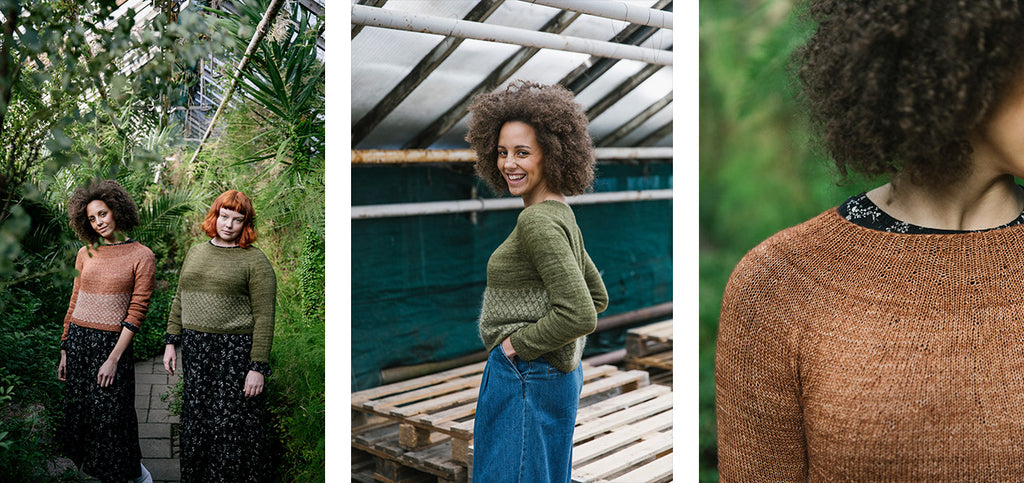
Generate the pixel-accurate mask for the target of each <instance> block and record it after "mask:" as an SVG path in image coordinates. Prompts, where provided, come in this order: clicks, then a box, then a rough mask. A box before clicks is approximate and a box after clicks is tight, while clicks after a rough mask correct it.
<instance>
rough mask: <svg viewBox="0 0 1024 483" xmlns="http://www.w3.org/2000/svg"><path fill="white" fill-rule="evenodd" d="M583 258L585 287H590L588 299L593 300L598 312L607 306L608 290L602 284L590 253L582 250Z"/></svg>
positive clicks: (599, 273)
mask: <svg viewBox="0 0 1024 483" xmlns="http://www.w3.org/2000/svg"><path fill="white" fill-rule="evenodd" d="M583 258H584V265H583V268H584V272H583V278H584V279H585V280H586V281H587V288H589V289H590V299H591V300H593V301H594V309H595V310H596V311H597V313H599V314H600V313H601V312H604V311H605V309H607V308H608V290H607V289H606V288H605V286H604V280H603V279H602V278H601V272H599V271H597V266H596V265H594V261H593V260H591V259H590V255H589V254H587V252H586V251H584V252H583Z"/></svg>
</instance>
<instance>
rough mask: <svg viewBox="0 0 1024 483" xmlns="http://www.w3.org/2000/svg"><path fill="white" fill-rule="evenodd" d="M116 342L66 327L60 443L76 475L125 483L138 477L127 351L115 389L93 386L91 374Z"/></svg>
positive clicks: (131, 372) (132, 376) (115, 334)
mask: <svg viewBox="0 0 1024 483" xmlns="http://www.w3.org/2000/svg"><path fill="white" fill-rule="evenodd" d="M119 337H120V333H119V332H107V331H103V330H96V329H88V328H85V327H79V326H77V325H75V324H71V327H70V328H69V329H68V339H67V341H66V342H65V343H64V350H65V351H66V352H67V365H66V369H65V374H66V377H67V380H66V381H65V383H64V415H63V417H62V418H61V421H60V430H59V431H60V433H59V434H60V440H61V443H62V446H63V449H64V453H65V454H66V455H68V457H70V458H71V460H72V461H74V462H75V464H76V465H78V467H79V469H81V470H82V471H83V472H85V473H86V474H88V475H90V476H92V477H94V478H97V479H99V480H102V481H115V480H116V481H126V480H130V479H134V478H136V477H138V476H139V475H140V473H141V469H140V466H139V462H140V461H141V459H142V453H141V451H140V450H139V422H138V417H137V416H136V415H135V365H134V364H132V349H131V346H129V347H128V349H127V350H125V352H124V356H123V357H121V360H120V361H118V364H117V372H116V373H115V375H114V383H113V384H111V385H110V386H107V387H100V386H99V384H97V383H96V374H97V373H98V372H99V370H100V366H102V365H103V363H104V362H105V361H106V360H107V357H108V356H109V355H110V352H111V351H113V350H114V346H115V345H117V339H118V338H119Z"/></svg>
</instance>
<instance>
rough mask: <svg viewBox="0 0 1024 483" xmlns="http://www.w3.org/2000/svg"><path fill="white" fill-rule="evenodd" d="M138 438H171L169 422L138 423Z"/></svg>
mask: <svg viewBox="0 0 1024 483" xmlns="http://www.w3.org/2000/svg"><path fill="white" fill-rule="evenodd" d="M139 438H165V439H167V440H168V441H169V440H170V439H171V423H139Z"/></svg>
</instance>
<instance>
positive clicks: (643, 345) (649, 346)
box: [626, 320, 672, 369]
mask: <svg viewBox="0 0 1024 483" xmlns="http://www.w3.org/2000/svg"><path fill="white" fill-rule="evenodd" d="M671 349H672V321H671V320H666V321H663V322H655V323H653V324H648V325H645V326H643V327H634V328H632V329H629V330H628V331H626V355H627V356H629V357H633V358H644V357H647V356H649V355H651V354H655V353H659V352H664V351H666V350H669V351H671ZM668 363H669V367H668V369H671V364H672V359H671V357H669V359H668Z"/></svg>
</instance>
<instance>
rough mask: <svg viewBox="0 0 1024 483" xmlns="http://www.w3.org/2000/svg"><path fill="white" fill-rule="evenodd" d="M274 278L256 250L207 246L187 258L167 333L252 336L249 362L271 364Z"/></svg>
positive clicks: (252, 248) (274, 296)
mask: <svg viewBox="0 0 1024 483" xmlns="http://www.w3.org/2000/svg"><path fill="white" fill-rule="evenodd" d="M276 296H277V279H276V276H275V274H274V267H273V266H271V265H270V261H269V260H267V257H266V255H264V254H263V252H261V251H260V250H259V249H258V248H256V247H254V246H250V247H248V248H238V247H231V248H225V247H218V246H215V245H213V244H212V243H209V242H205V243H200V244H198V245H195V246H193V247H192V248H190V249H189V251H188V254H186V255H185V263H183V264H182V267H181V277H180V278H179V280H178V291H177V293H176V294H175V295H174V302H173V303H172V304H171V314H170V317H168V320H167V333H168V334H172V335H179V334H181V329H182V328H185V329H189V330H195V331H198V332H206V333H212V334H252V351H251V356H252V360H253V361H259V362H269V361H270V349H271V344H272V342H273V337H274V310H275V301H276Z"/></svg>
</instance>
